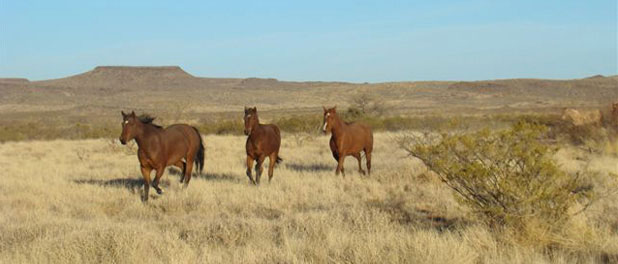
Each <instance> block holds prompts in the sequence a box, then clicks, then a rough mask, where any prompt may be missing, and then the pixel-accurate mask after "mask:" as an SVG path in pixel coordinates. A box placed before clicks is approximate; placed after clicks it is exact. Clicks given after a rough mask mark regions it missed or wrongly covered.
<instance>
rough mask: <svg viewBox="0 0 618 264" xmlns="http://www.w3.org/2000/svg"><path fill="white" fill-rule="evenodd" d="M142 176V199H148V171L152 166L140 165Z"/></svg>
mask: <svg viewBox="0 0 618 264" xmlns="http://www.w3.org/2000/svg"><path fill="white" fill-rule="evenodd" d="M141 170H142V177H144V195H143V196H142V201H144V202H146V201H148V191H149V190H150V172H151V171H152V168H150V167H145V166H141Z"/></svg>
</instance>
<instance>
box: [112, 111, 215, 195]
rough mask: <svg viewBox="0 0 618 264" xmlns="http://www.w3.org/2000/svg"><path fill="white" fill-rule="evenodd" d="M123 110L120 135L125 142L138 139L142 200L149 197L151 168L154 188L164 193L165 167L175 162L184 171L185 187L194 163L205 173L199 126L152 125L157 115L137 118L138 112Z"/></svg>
mask: <svg viewBox="0 0 618 264" xmlns="http://www.w3.org/2000/svg"><path fill="white" fill-rule="evenodd" d="M121 113H122V134H120V142H121V143H122V144H123V145H124V144H127V142H128V141H130V140H132V139H135V141H136V142H137V146H138V147H139V149H138V151H137V157H138V159H139V163H140V167H141V170H142V176H143V177H144V196H143V197H142V200H144V201H147V200H148V191H149V189H150V172H151V171H152V170H155V171H156V176H155V179H154V181H153V183H152V187H154V188H155V190H156V191H157V193H158V194H162V193H163V190H161V188H159V180H160V179H161V176H162V175H163V172H164V171H165V167H167V166H170V165H174V166H176V167H178V168H180V169H181V170H182V171H183V178H182V179H181V180H180V182H181V183H182V182H183V181H184V183H185V185H184V187H187V185H189V181H190V180H191V170H192V169H193V162H195V165H196V167H197V171H199V172H200V173H201V172H202V169H203V168H204V145H203V144H202V136H201V135H200V132H199V131H198V130H197V128H195V127H192V126H189V125H185V124H175V125H171V126H169V127H167V128H165V129H164V128H162V127H160V126H158V125H155V124H153V123H152V121H153V120H154V118H153V117H150V116H148V115H142V116H139V117H136V116H135V112H131V113H130V114H125V113H124V112H121ZM183 159H184V160H185V161H183Z"/></svg>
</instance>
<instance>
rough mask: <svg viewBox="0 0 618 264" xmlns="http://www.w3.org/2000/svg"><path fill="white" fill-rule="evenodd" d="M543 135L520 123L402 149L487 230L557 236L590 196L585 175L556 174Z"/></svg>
mask: <svg viewBox="0 0 618 264" xmlns="http://www.w3.org/2000/svg"><path fill="white" fill-rule="evenodd" d="M546 132H547V129H546V127H545V126H542V125H538V124H531V123H527V122H519V123H517V124H515V125H513V126H512V128H510V129H507V130H503V131H498V132H490V131H489V130H487V129H484V130H481V131H478V132H474V133H467V134H453V133H451V134H449V133H441V134H433V135H432V134H426V135H424V136H412V135H410V136H406V137H403V138H402V139H401V141H400V144H401V146H402V147H403V149H405V150H406V151H407V152H408V153H409V154H410V155H411V156H413V157H416V158H418V159H420V160H422V161H423V162H424V163H425V165H426V166H427V167H428V168H429V169H431V170H432V171H434V172H436V174H437V175H438V177H439V178H440V179H441V180H442V181H443V182H444V183H445V184H446V185H447V186H448V187H449V188H451V189H452V190H453V191H454V192H455V193H456V197H457V200H458V201H459V202H460V203H461V204H462V205H465V206H468V207H469V208H471V209H472V211H473V212H474V213H475V214H476V215H478V216H479V217H480V219H482V220H484V221H485V222H487V223H489V224H490V225H492V226H498V227H523V226H525V225H526V224H527V223H530V222H539V223H541V224H542V225H544V226H543V230H547V231H548V232H558V231H560V229H561V228H562V227H563V226H564V224H565V223H566V221H567V220H568V219H569V216H570V214H569V213H568V211H569V209H571V208H572V207H573V206H574V205H575V204H576V202H577V201H583V202H584V203H585V202H590V201H592V199H591V198H592V197H593V196H594V191H593V189H592V188H591V187H589V186H586V185H585V184H584V182H583V181H584V178H585V177H583V175H581V174H577V175H571V174H567V173H566V172H564V171H562V170H560V168H559V167H558V165H557V164H556V163H555V161H554V160H553V158H552V156H553V154H554V153H555V151H556V150H555V149H554V148H552V147H551V146H549V145H547V144H544V143H542V141H540V140H539V139H540V138H541V137H542V136H543V135H544V134H545V133H546ZM584 208H586V207H585V206H584Z"/></svg>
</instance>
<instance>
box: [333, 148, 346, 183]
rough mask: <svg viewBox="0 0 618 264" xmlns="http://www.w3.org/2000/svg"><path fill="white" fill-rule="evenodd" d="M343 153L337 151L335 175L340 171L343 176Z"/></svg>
mask: <svg viewBox="0 0 618 264" xmlns="http://www.w3.org/2000/svg"><path fill="white" fill-rule="evenodd" d="M345 156H346V154H345V153H341V152H340V153H339V160H338V161H337V170H335V175H339V172H341V175H342V176H343V177H344V178H345V171H344V168H343V161H344V160H345Z"/></svg>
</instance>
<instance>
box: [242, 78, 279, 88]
mask: <svg viewBox="0 0 618 264" xmlns="http://www.w3.org/2000/svg"><path fill="white" fill-rule="evenodd" d="M278 82H279V80H277V79H275V78H255V77H251V78H245V79H242V81H241V82H240V84H241V85H243V86H255V85H258V86H261V85H273V84H276V83H278Z"/></svg>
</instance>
